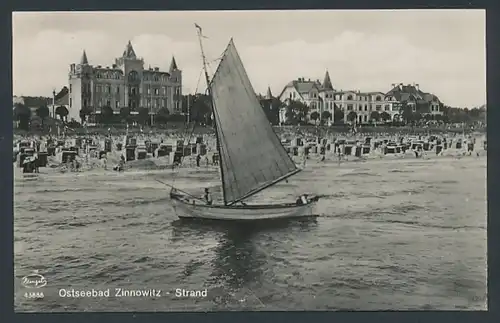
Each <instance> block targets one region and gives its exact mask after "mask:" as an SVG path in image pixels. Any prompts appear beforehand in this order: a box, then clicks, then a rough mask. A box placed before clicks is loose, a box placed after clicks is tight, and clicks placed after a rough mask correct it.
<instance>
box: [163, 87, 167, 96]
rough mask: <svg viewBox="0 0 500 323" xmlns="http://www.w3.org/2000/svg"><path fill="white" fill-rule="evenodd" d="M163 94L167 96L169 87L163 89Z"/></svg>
mask: <svg viewBox="0 0 500 323" xmlns="http://www.w3.org/2000/svg"><path fill="white" fill-rule="evenodd" d="M163 94H165V95H167V87H166V86H164V87H163Z"/></svg>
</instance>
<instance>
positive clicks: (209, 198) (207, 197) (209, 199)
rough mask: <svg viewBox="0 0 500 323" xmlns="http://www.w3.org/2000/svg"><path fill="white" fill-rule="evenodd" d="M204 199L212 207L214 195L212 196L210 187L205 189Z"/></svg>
mask: <svg viewBox="0 0 500 323" xmlns="http://www.w3.org/2000/svg"><path fill="white" fill-rule="evenodd" d="M203 199H204V200H205V203H207V205H212V194H210V190H209V189H208V187H206V188H205V194H203Z"/></svg>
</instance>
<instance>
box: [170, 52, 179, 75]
mask: <svg viewBox="0 0 500 323" xmlns="http://www.w3.org/2000/svg"><path fill="white" fill-rule="evenodd" d="M175 70H178V67H177V62H176V61H175V57H174V56H172V61H171V62H170V68H169V69H168V71H169V72H170V73H172V72H173V71H175Z"/></svg>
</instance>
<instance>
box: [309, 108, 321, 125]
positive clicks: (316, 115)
mask: <svg viewBox="0 0 500 323" xmlns="http://www.w3.org/2000/svg"><path fill="white" fill-rule="evenodd" d="M309 118H311V120H312V121H314V124H316V123H317V121H318V119H319V113H318V112H316V111H313V112H312V113H311V115H310V116H309Z"/></svg>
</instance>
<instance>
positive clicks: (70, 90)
mask: <svg viewBox="0 0 500 323" xmlns="http://www.w3.org/2000/svg"><path fill="white" fill-rule="evenodd" d="M72 88H73V87H72V86H71V84H70V85H69V93H71V92H72Z"/></svg>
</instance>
